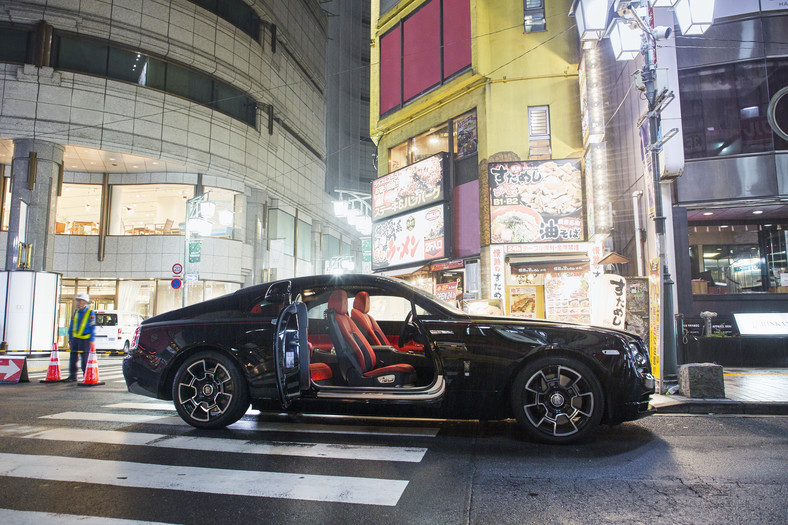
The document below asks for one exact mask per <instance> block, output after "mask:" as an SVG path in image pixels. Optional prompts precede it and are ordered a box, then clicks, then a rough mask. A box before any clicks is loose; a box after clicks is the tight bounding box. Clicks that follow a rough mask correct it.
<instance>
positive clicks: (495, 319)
mask: <svg viewBox="0 0 788 525" xmlns="http://www.w3.org/2000/svg"><path fill="white" fill-rule="evenodd" d="M468 319H469V320H470V321H471V322H473V323H476V324H490V325H495V326H507V327H523V328H531V329H536V330H539V329H544V330H555V329H563V330H577V331H594V332H597V333H600V332H601V333H605V334H608V335H611V336H616V337H624V338H626V339H632V338H635V337H639V336H638V335H636V334H633V333H631V332H627V331H625V330H616V329H615V328H607V327H603V326H593V325H588V324H581V323H567V322H563V321H560V322H559V321H549V320H546V319H522V318H519V317H505V316H497V315H469V316H468Z"/></svg>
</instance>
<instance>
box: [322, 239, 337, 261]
mask: <svg viewBox="0 0 788 525" xmlns="http://www.w3.org/2000/svg"><path fill="white" fill-rule="evenodd" d="M337 255H339V239H337V238H336V237H334V236H333V235H328V234H327V233H324V234H323V258H324V259H325V260H329V259H331V258H332V257H336V256H337Z"/></svg>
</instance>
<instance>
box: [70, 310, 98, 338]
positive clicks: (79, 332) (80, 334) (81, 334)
mask: <svg viewBox="0 0 788 525" xmlns="http://www.w3.org/2000/svg"><path fill="white" fill-rule="evenodd" d="M91 313H93V310H91V309H90V308H88V309H87V310H86V311H85V315H84V316H83V317H82V322H81V323H80V324H79V327H77V316H78V315H79V310H76V311H75V312H74V327H76V330H74V332H73V333H72V335H73V336H74V337H75V338H77V339H90V334H86V333H85V328H87V326H88V320H90V314H91Z"/></svg>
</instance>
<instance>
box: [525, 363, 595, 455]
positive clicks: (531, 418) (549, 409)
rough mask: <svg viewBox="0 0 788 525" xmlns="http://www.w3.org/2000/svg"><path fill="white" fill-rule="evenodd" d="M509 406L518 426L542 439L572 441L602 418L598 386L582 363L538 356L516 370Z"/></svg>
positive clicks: (588, 430)
mask: <svg viewBox="0 0 788 525" xmlns="http://www.w3.org/2000/svg"><path fill="white" fill-rule="evenodd" d="M512 409H513V410H514V414H515V417H516V418H517V422H518V423H519V424H520V426H521V427H522V428H523V429H524V430H525V431H526V432H528V434H530V435H531V436H532V437H534V438H535V439H537V440H539V441H541V442H543V443H553V444H564V443H570V442H572V441H576V440H578V439H580V438H582V437H583V436H585V435H587V434H588V433H589V432H590V431H591V430H593V429H594V428H595V427H596V426H597V425H599V422H600V421H601V419H602V410H603V400H602V386H601V385H600V383H599V380H598V379H597V377H596V376H595V375H594V373H593V372H592V371H591V370H590V369H589V368H588V367H587V366H586V365H584V364H583V363H581V362H580V361H578V360H576V359H571V358H568V357H562V356H555V357H542V358H540V359H537V360H536V361H534V362H533V363H530V364H529V365H528V366H526V367H525V368H524V369H522V370H521V371H520V373H519V374H518V375H517V378H516V379H515V381H514V386H513V388H512Z"/></svg>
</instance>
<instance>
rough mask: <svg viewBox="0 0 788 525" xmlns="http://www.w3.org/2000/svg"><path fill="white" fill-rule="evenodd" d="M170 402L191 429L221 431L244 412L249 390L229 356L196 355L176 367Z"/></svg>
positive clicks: (202, 353)
mask: <svg viewBox="0 0 788 525" xmlns="http://www.w3.org/2000/svg"><path fill="white" fill-rule="evenodd" d="M172 400H173V402H174V403H175V409H176V410H177V411H178V415H180V416H181V418H182V419H183V420H184V421H186V422H187V423H188V424H190V425H191V426H193V427H197V428H222V427H226V426H227V425H231V424H233V423H235V422H236V421H238V420H239V419H240V418H241V416H243V415H244V413H246V409H247V408H249V389H248V387H247V384H246V379H245V378H244V377H243V374H242V373H241V371H240V370H238V367H237V366H236V365H235V363H234V362H233V361H232V360H231V359H230V358H229V357H227V356H225V355H223V354H221V353H219V352H214V351H206V352H198V353H196V354H194V355H192V356H190V357H188V358H187V359H186V361H184V362H183V364H181V366H180V368H178V372H177V373H176V374H175V381H174V382H173V384H172Z"/></svg>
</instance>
